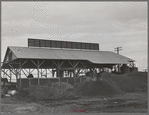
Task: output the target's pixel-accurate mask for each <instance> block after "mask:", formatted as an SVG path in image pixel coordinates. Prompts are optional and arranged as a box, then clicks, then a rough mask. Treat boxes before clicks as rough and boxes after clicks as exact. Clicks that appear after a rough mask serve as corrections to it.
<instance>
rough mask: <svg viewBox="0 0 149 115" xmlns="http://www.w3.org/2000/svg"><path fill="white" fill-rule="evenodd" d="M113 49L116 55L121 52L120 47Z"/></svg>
mask: <svg viewBox="0 0 149 115" xmlns="http://www.w3.org/2000/svg"><path fill="white" fill-rule="evenodd" d="M114 49H115V51H116V52H117V54H119V51H120V50H122V47H117V48H114Z"/></svg>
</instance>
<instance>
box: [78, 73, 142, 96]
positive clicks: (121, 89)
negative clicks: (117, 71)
mask: <svg viewBox="0 0 149 115" xmlns="http://www.w3.org/2000/svg"><path fill="white" fill-rule="evenodd" d="M135 74H137V73H135ZM98 75H100V77H101V79H99V81H92V79H88V80H85V81H83V82H81V83H80V84H78V86H77V87H76V88H75V90H76V91H77V92H78V93H81V95H83V96H97V95H99V96H110V95H115V94H121V93H129V92H137V91H139V90H140V89H143V87H144V86H143V84H141V83H139V82H137V81H135V80H133V79H132V78H134V79H135V77H132V78H131V74H129V75H114V74H112V73H107V72H103V73H101V74H98ZM133 76H135V75H134V74H133Z"/></svg>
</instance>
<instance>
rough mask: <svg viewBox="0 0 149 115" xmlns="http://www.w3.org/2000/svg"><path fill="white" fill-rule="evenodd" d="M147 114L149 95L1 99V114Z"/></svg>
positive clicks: (16, 97)
mask: <svg viewBox="0 0 149 115" xmlns="http://www.w3.org/2000/svg"><path fill="white" fill-rule="evenodd" d="M73 112H85V113H118V112H121V113H147V93H146V92H138V93H127V94H122V95H115V96H111V97H99V96H98V97H81V98H79V99H75V100H53V101H50V100H49V101H38V102H37V101H34V100H31V99H29V98H25V97H20V96H17V95H16V96H12V97H4V98H2V99H1V113H73Z"/></svg>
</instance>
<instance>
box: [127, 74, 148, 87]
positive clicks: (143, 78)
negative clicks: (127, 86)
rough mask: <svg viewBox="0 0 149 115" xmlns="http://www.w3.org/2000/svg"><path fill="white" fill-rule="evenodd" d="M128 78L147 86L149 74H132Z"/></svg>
mask: <svg viewBox="0 0 149 115" xmlns="http://www.w3.org/2000/svg"><path fill="white" fill-rule="evenodd" d="M127 76H128V77H129V78H131V79H132V80H134V81H136V82H139V83H141V84H144V85H145V84H146V85H147V81H148V80H147V72H132V73H129V74H128V75H127Z"/></svg>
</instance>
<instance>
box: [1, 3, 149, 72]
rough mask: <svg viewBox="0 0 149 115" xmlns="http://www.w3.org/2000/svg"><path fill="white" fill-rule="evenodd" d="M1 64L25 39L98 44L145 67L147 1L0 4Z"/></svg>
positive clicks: (141, 68) (101, 48) (103, 49)
mask: <svg viewBox="0 0 149 115" xmlns="http://www.w3.org/2000/svg"><path fill="white" fill-rule="evenodd" d="M1 3H2V7H1V9H2V11H1V12H2V15H1V21H2V22H1V24H2V26H1V29H2V31H1V35H2V36H1V38H2V40H1V43H2V47H1V48H2V54H1V56H2V61H3V58H4V55H5V52H6V49H7V47H8V46H26V47H27V39H28V38H39V39H41V38H44V39H54V40H65V41H78V42H93V43H99V48H100V50H101V51H113V52H114V48H116V47H122V49H123V50H122V51H120V54H121V55H124V56H126V57H129V58H131V59H134V60H136V66H137V67H138V68H139V70H143V69H146V68H147V64H148V62H147V2H100V1H99V2H1Z"/></svg>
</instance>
